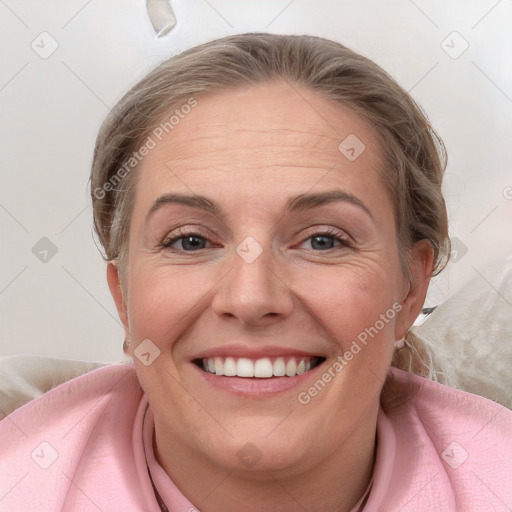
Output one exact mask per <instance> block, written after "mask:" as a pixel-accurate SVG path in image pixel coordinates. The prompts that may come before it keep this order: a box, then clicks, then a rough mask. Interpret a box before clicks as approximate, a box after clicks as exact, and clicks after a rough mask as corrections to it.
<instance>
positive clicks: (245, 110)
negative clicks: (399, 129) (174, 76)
mask: <svg viewBox="0 0 512 512" xmlns="http://www.w3.org/2000/svg"><path fill="white" fill-rule="evenodd" d="M196 101H197V104H196V106H195V107H194V108H192V109H186V110H187V112H188V113H183V112H182V113H181V115H180V116H175V117H174V119H173V121H174V123H173V124H172V125H171V124H170V123H168V124H167V125H166V124H164V123H166V121H168V120H169V118H170V115H172V113H170V114H169V115H167V116H165V117H164V118H163V119H162V124H161V125H160V130H159V131H158V132H157V133H158V136H155V131H153V134H152V135H151V137H152V138H153V139H154V141H155V147H154V148H153V149H151V151H150V152H149V154H148V155H147V156H145V157H144V159H143V161H142V162H141V164H140V165H139V169H138V174H139V179H138V185H137V188H136V196H138V200H136V202H139V203H140V202H141V201H143V202H146V200H147V201H149V200H150V199H151V197H152V198H153V199H154V198H155V197H156V196H158V195H160V194H161V193H162V192H163V191H164V190H162V189H165V188H169V187H170V188H176V187H179V188H184V187H187V186H189V187H190V188H192V191H197V193H199V190H197V189H198V188H201V189H202V191H205V190H209V189H215V190H218V191H220V190H221V189H229V188H231V189H236V190H237V191H239V192H240V194H242V193H247V194H249V195H251V196H252V197H254V195H255V194H257V193H259V192H260V193H261V194H265V195H266V196H269V195H271V194H272V192H273V191H274V190H273V187H281V186H286V187H287V188H294V187H295V188H296V189H297V190H300V191H302V192H303V191H304V188H311V187H313V186H315V183H319V182H320V181H321V184H320V185H321V186H324V187H325V186H328V185H332V184H334V183H336V184H338V185H339V184H345V185H347V184H348V185H349V187H352V188H354V187H355V188H356V189H368V187H370V188H372V190H373V192H374V193H375V187H378V188H382V183H381V181H380V179H379V174H380V173H381V171H382V167H383V165H382V159H381V151H380V147H379V143H378V138H377V135H376V131H375V128H374V127H373V126H372V125H371V124H370V123H369V122H368V121H367V120H365V119H364V118H362V117H361V116H360V115H358V114H356V113H355V112H353V111H352V110H351V109H350V108H348V107H344V106H342V105H339V104H336V103H334V102H332V101H329V100H328V99H326V98H324V97H323V96H322V95H321V94H320V93H318V92H315V91H311V90H309V89H306V88H304V87H301V86H299V85H297V84H289V83H286V82H284V81H280V82H272V83H263V84H257V85H251V86H248V87H245V88H240V89H235V90H230V91H223V92H220V93H214V94H208V95H201V96H198V97H197V98H196ZM176 121H177V122H176ZM162 128H166V129H164V130H163V129H162ZM162 132H163V133H162ZM340 180H341V181H340ZM244 191H245V192H244ZM189 192H191V190H189ZM367 192H369V190H367Z"/></svg>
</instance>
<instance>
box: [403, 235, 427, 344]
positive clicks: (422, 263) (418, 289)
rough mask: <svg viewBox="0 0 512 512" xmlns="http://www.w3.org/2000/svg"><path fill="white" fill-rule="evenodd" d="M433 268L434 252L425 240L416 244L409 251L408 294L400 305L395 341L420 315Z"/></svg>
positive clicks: (404, 333) (405, 332)
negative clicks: (409, 274)
mask: <svg viewBox="0 0 512 512" xmlns="http://www.w3.org/2000/svg"><path fill="white" fill-rule="evenodd" d="M433 266H434V250H433V249H432V246H431V245H430V243H429V242H428V241H427V240H421V241H419V242H417V243H416V244H415V245H414V246H413V248H412V249H411V250H410V251H409V268H410V270H411V279H410V280H409V292H408V293H407V296H406V297H405V299H404V300H403V302H402V303H401V305H402V310H401V311H400V314H399V316H398V318H397V322H396V324H395V339H397V340H399V339H402V338H403V337H404V336H405V335H406V334H407V331H408V330H409V329H410V327H411V326H412V324H413V323H414V321H415V320H416V318H418V315H419V314H420V313H421V310H422V308H423V305H424V303H425V297H426V295H427V290H428V285H429V284H430V279H431V277H432V269H433Z"/></svg>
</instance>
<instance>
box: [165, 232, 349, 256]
mask: <svg viewBox="0 0 512 512" xmlns="http://www.w3.org/2000/svg"><path fill="white" fill-rule="evenodd" d="M192 236H193V237H199V238H204V239H205V240H208V238H207V237H206V236H204V235H202V234H201V233H198V232H195V231H186V230H181V229H179V230H178V233H177V235H176V236H173V237H172V238H169V239H167V240H165V241H164V242H163V243H162V244H160V247H161V248H163V249H171V246H172V245H173V244H175V243H176V242H177V241H178V240H181V239H182V238H188V237H192ZM317 236H330V237H333V238H334V239H335V240H336V241H338V242H340V245H341V246H342V247H344V248H351V247H353V246H352V244H351V243H350V242H349V241H348V240H347V238H346V237H343V236H341V235H340V233H339V231H337V230H335V229H333V228H326V229H324V230H323V231H319V232H317V233H313V234H312V235H310V236H308V237H307V238H305V239H304V240H303V241H302V243H304V242H305V241H306V240H309V239H310V238H315V237H317ZM338 248H339V246H338ZM335 249H336V247H332V248H331V249H325V250H324V251H318V250H315V249H310V250H312V251H314V252H328V251H333V250H335ZM174 250H175V249H174ZM202 250H205V249H197V250H196V251H185V250H179V251H177V252H189V253H194V252H199V251H202Z"/></svg>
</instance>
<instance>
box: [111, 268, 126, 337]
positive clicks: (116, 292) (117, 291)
mask: <svg viewBox="0 0 512 512" xmlns="http://www.w3.org/2000/svg"><path fill="white" fill-rule="evenodd" d="M107 283H108V287H109V288H110V293H111V294H112V298H113V299H114V302H115V305H116V308H117V314H118V315H119V318H120V320H121V322H123V326H124V335H125V338H128V335H129V332H130V330H129V327H128V313H127V308H126V302H125V296H124V293H123V289H122V286H121V281H120V279H119V271H118V264H117V261H109V262H108V264H107Z"/></svg>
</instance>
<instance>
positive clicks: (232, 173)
mask: <svg viewBox="0 0 512 512" xmlns="http://www.w3.org/2000/svg"><path fill="white" fill-rule="evenodd" d="M197 99H198V105H197V107H196V108H195V109H193V111H192V112H191V113H190V114H188V115H187V117H186V118H185V119H183V120H181V122H180V123H179V125H177V126H176V127H175V128H174V130H173V131H172V132H170V133H169V135H167V136H166V137H165V138H164V139H163V140H162V141H161V142H160V143H159V144H158V145H157V147H156V148H154V149H153V150H152V151H151V152H150V153H149V155H147V156H146V157H145V159H144V160H143V162H142V163H141V165H140V168H139V169H138V182H137V185H136V193H135V202H134V208H133V212H132V218H131V226H130V235H129V257H128V266H127V274H126V276H127V278H126V286H124V287H122V286H121V284H120V281H119V276H118V269H117V267H116V263H115V262H112V263H110V264H109V265H108V269H107V277H108V283H109V286H110V289H111V292H112V295H113V297H114V300H115V302H116V306H117V308H118V311H119V315H120V318H121V320H122V321H123V324H124V326H125V331H126V337H127V339H129V340H130V341H131V346H130V349H129V350H130V354H132V356H133V350H134V349H136V347H137V346H138V344H139V343H141V342H142V341H143V340H145V339H150V340H151V342H152V343H154V344H155V345H156V346H157V347H158V349H159V350H160V355H159V356H158V357H157V358H156V359H155V360H154V361H153V362H152V363H151V364H150V365H148V366H146V365H144V364H142V363H141V361H140V360H139V359H138V358H137V357H133V359H134V363H135V366H136V369H137V373H138V376H139V379H140V382H141V385H142V387H143V389H144V391H145V392H146V394H147V396H148V399H149V402H150V404H151V408H152V410H153V412H154V416H155V440H154V446H155V451H156V454H157V458H158V460H159V462H160V464H161V465H162V467H163V468H164V469H165V471H166V472H167V473H168V475H169V476H170V477H171V478H172V479H173V481H174V482H175V483H176V485H177V486H178V488H179V489H180V490H181V491H182V492H183V493H184V494H185V496H187V497H188V498H189V499H190V501H191V502H192V503H193V504H194V505H195V506H196V507H197V508H198V509H200V510H202V511H203V512H221V511H222V512H231V511H237V512H238V511H240V510H245V511H276V510H286V511H287V512H294V511H301V512H302V511H303V510H304V509H306V510H308V511H312V512H314V511H322V512H326V511H331V510H332V511H334V510H336V511H338V512H340V511H349V510H350V509H351V508H352V507H353V506H354V504H355V503H356V502H357V500H358V499H359V498H360V496H361V495H362V494H363V492H364V490H365V489H366V487H367V484H368V482H369V479H370V478H371V474H372V470H373V463H374V454H375V439H376V436H375V430H376V420H377V412H378V408H379V394H380V391H381V389H382V386H383V384H384V379H385V375H386V372H387V369H388V367H389V365H390V362H391V357H392V353H393V350H394V342H395V340H398V339H400V338H402V337H403V336H404V335H405V333H406V331H407V329H408V328H409V327H410V326H411V325H412V323H413V322H414V320H415V318H416V317H417V315H418V314H419V311H420V309H421V307H422V304H423V302H424V298H425V293H426V290H427V286H428V281H429V279H430V274H431V270H432V251H431V250H430V248H429V246H428V245H427V244H425V243H419V244H417V246H415V247H414V248H413V250H412V251H411V257H410V267H411V270H412V273H413V276H414V278H413V280H412V281H411V282H410V281H409V280H408V279H407V278H406V277H405V276H404V275H403V273H402V272H401V269H400V263H399V254H398V247H397V238H396V229H395V220H394V217H393V209H392V202H391V199H390V197H389V196H388V193H387V192H386V190H385V188H384V185H383V182H382V178H381V175H380V173H381V172H382V162H381V161H380V154H381V150H380V148H379V146H378V143H377V139H376V137H375V132H374V131H373V130H374V129H373V128H372V126H370V125H369V124H368V123H367V122H366V121H365V120H364V119H362V118H361V117H359V116H358V115H356V114H354V113H353V112H351V111H350V110H349V109H347V108H342V107H340V106H338V105H335V104H333V103H331V102H329V101H328V100H326V99H324V98H323V97H322V96H320V95H319V94H318V93H315V92H312V91H309V90H306V89H304V88H301V87H299V86H297V85H294V86H293V87H291V85H290V84H287V83H285V82H282V81H279V82H274V83H268V84H261V85H255V86H250V87H247V88H245V89H238V90H235V91H230V92H229V93H220V94H215V95H207V96H201V97H199V98H197ZM349 134H355V135H356V136H357V137H358V138H359V139H360V140H362V141H363V142H364V144H365V146H366V149H365V151H364V152H363V153H362V154H361V155H360V156H359V157H358V158H357V159H356V160H354V161H349V159H347V158H346V157H345V156H344V155H343V154H342V153H341V152H340V151H339V150H338V145H339V144H340V143H341V142H342V141H343V140H344V139H345V138H346V137H347V136H348V135H349ZM333 189H341V190H343V191H345V192H346V193H349V194H351V195H353V196H355V197H356V198H358V199H359V200H360V201H361V202H362V203H363V204H364V205H365V206H366V208H367V209H368V210H369V212H370V214H368V213H367V212H365V210H364V209H363V208H361V207H360V206H357V205H355V204H353V203H350V202H348V201H341V202H333V203H330V204H326V205H322V206H318V207H316V208H313V209H311V210H305V211H300V212H292V213H286V212H285V211H284V206H285V203H286V201H287V200H288V199H289V198H290V197H294V196H296V195H299V194H304V193H316V192H323V191H327V190H333ZM171 192H174V193H184V194H200V195H204V196H207V197H208V198H210V199H211V200H212V201H214V202H215V203H216V204H217V205H218V207H219V208H221V209H222V214H218V215H213V214H211V213H206V212H203V211H200V210H197V209H194V208H191V207H188V206H184V205H178V204H166V205H163V206H161V207H160V208H158V209H157V210H155V211H154V212H153V213H152V214H151V215H150V216H149V218H148V219H146V216H147V213H148V211H149V210H150V208H151V207H152V205H153V203H154V201H155V200H156V199H157V198H158V197H160V196H162V195H164V194H167V193H171ZM179 227H182V228H183V231H182V233H181V234H180V233H178V232H177V231H176V229H177V228H179ZM326 228H331V229H334V230H336V233H337V234H339V236H340V237H341V238H342V239H344V240H348V241H349V243H350V246H346V245H344V244H343V243H341V242H339V241H337V240H336V238H329V235H328V236H327V238H326V239H325V238H322V237H320V239H319V238H318V235H319V234H320V235H321V234H322V233H323V232H325V229H326ZM187 232H193V233H197V235H198V236H201V237H203V238H200V239H199V240H198V241H196V244H197V242H199V243H200V244H202V245H199V247H200V249H199V250H198V249H195V250H194V247H192V248H190V247H191V244H189V245H187V241H186V240H188V239H181V240H178V241H176V242H175V243H174V245H173V246H172V247H171V248H167V249H165V248H162V247H161V244H162V243H163V242H165V241H166V239H169V238H170V235H173V236H180V235H181V236H183V233H187ZM331 236H332V235H331ZM336 236H337V235H336ZM247 237H253V238H254V239H255V240H256V241H257V242H258V244H259V245H260V246H261V249H262V253H261V254H260V255H259V256H258V257H257V258H256V259H255V261H253V262H252V263H248V262H247V261H245V260H244V259H243V258H242V257H240V255H239V254H238V253H237V252H236V248H237V247H238V246H239V245H240V244H241V243H242V242H243V241H244V240H245V239H246V238H247ZM322 244H323V245H322ZM323 247H326V248H325V249H324V248H323ZM394 304H395V307H396V305H397V304H400V307H401V310H400V312H399V313H398V314H396V315H395V316H394V318H393V319H391V320H389V321H388V322H387V323H385V325H384V327H383V328H382V329H380V330H379V332H378V334H377V335H375V336H374V337H373V338H371V340H370V342H369V343H368V344H367V345H366V346H364V347H363V348H362V350H361V351H360V352H359V353H357V354H356V355H354V357H353V359H352V360H351V361H349V362H348V364H347V365H346V366H345V367H344V368H343V370H342V371H340V372H339V373H337V375H336V377H335V378H333V379H332V380H331V382H329V383H328V384H327V385H326V386H325V388H324V389H323V390H322V391H321V392H319V393H318V394H317V396H315V397H313V398H311V401H310V402H309V403H308V404H307V405H303V404H301V403H300V402H299V401H298V399H297V396H298V393H299V392H301V391H305V390H306V391H307V389H308V388H309V387H311V386H312V385H313V384H314V382H315V381H316V380H317V379H318V378H319V377H321V375H322V373H323V372H324V371H325V370H326V369H327V368H329V367H332V366H333V364H334V362H335V361H336V360H337V358H338V357H339V356H343V354H344V353H346V351H347V350H349V348H350V346H351V343H352V341H353V340H355V339H356V338H357V336H358V335H359V334H360V333H361V332H363V331H364V330H365V328H369V327H370V326H374V325H375V324H376V321H377V320H378V319H379V315H381V314H384V313H386V311H389V310H390V309H391V310H392V307H393V305H394ZM230 343H236V344H240V345H242V346H245V347H262V346H263V347H264V346H266V345H274V346H279V347H285V348H295V349H298V350H304V351H306V352H309V353H313V354H318V355H321V356H323V357H325V358H326V362H325V363H323V366H322V368H324V370H323V371H322V370H321V371H318V370H319V369H317V371H316V373H315V374H314V375H315V376H314V378H313V377H307V379H306V380H305V381H304V384H303V385H301V386H300V387H299V388H296V389H292V390H289V391H285V392H281V393H278V394H275V395H273V396H265V397H262V396H251V397H247V396H240V395H236V394H233V393H231V392H228V391H224V390H219V389H216V388H214V387H212V386H211V385H210V384H207V383H206V381H205V380H204V379H203V377H202V375H201V373H200V371H198V368H197V367H196V366H195V365H194V364H193V363H192V362H191V358H192V357H193V356H194V355H195V354H198V353H199V352H201V351H204V350H206V349H210V348H214V347H220V346H223V345H227V344H230ZM306 375H308V374H306ZM247 443H252V445H254V446H255V447H256V448H257V450H258V452H259V453H260V454H261V458H260V459H259V460H258V461H257V462H256V463H255V464H254V465H252V466H251V467H247V466H246V465H245V464H244V463H243V461H242V460H241V459H240V457H239V456H238V455H237V454H238V452H239V450H240V449H241V448H242V447H244V446H245V445H246V444H247ZM246 449H247V448H246ZM250 449H251V450H253V448H250ZM254 453H256V452H254Z"/></svg>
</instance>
